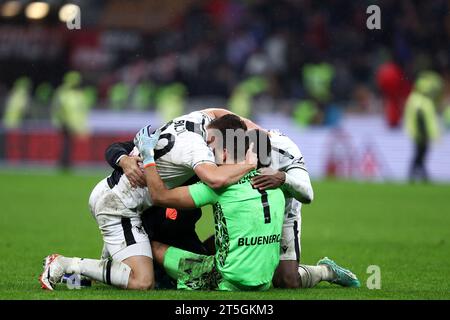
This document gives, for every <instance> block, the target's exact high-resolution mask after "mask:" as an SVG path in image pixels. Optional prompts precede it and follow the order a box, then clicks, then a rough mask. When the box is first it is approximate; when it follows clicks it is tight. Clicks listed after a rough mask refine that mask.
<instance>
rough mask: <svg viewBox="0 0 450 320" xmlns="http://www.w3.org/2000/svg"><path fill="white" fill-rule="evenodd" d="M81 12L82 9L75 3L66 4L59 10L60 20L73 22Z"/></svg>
mask: <svg viewBox="0 0 450 320" xmlns="http://www.w3.org/2000/svg"><path fill="white" fill-rule="evenodd" d="M79 12H80V7H79V6H77V5H76V4H73V3H66V4H65V5H63V6H62V7H61V9H60V10H59V14H58V15H59V20H60V21H61V22H67V21H73V20H74V19H75V18H76V16H77V15H78V14H79Z"/></svg>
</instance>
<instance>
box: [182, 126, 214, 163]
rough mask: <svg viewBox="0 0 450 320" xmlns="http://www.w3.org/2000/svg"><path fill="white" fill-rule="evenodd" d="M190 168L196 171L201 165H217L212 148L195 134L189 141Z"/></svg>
mask: <svg viewBox="0 0 450 320" xmlns="http://www.w3.org/2000/svg"><path fill="white" fill-rule="evenodd" d="M189 142H190V143H189V150H187V152H189V153H190V157H189V166H190V167H191V168H192V169H195V167H196V166H198V165H199V164H201V163H205V162H208V163H214V164H215V163H216V161H215V158H214V154H213V152H212V150H211V148H209V147H208V145H207V144H206V141H205V140H204V139H203V137H202V136H200V135H199V134H196V133H193V134H192V135H191V137H190V140H189Z"/></svg>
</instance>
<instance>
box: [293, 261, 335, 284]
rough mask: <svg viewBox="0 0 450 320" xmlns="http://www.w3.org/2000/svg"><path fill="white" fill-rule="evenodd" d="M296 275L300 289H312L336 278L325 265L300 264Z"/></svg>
mask: <svg viewBox="0 0 450 320" xmlns="http://www.w3.org/2000/svg"><path fill="white" fill-rule="evenodd" d="M298 275H299V277H300V285H301V287H302V288H312V287H315V286H316V285H317V284H318V283H319V282H321V281H331V280H334V279H335V278H336V275H335V274H334V272H333V271H332V270H331V269H330V268H328V267H327V266H325V265H319V266H307V265H304V264H301V265H299V266H298Z"/></svg>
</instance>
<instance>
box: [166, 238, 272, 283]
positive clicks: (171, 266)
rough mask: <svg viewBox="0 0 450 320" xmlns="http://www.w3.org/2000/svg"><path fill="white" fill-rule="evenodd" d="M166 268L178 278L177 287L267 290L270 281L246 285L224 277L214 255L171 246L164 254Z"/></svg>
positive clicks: (174, 277) (169, 273)
mask: <svg viewBox="0 0 450 320" xmlns="http://www.w3.org/2000/svg"><path fill="white" fill-rule="evenodd" d="M164 269H165V270H166V272H167V273H168V275H169V276H170V277H172V278H173V279H175V280H177V289H182V290H220V291H265V290H268V289H269V288H270V286H271V284H270V283H267V284H263V285H259V286H245V285H241V284H239V283H236V282H232V281H228V280H225V279H223V277H222V275H221V274H220V272H219V271H218V270H217V269H216V267H215V259H214V256H206V255H201V254H196V253H192V252H189V251H185V250H181V249H178V248H175V247H169V248H168V249H167V251H166V254H165V256H164Z"/></svg>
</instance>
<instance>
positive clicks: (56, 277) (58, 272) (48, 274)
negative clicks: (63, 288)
mask: <svg viewBox="0 0 450 320" xmlns="http://www.w3.org/2000/svg"><path fill="white" fill-rule="evenodd" d="M58 257H60V255H59V254H56V253H55V254H52V255H49V256H47V257H45V259H44V272H42V274H41V276H40V277H39V282H40V283H41V287H42V289H45V290H54V289H55V286H56V284H57V283H59V282H61V278H62V277H63V275H64V267H63V266H62V265H61V263H59V262H58V260H59V259H58Z"/></svg>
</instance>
